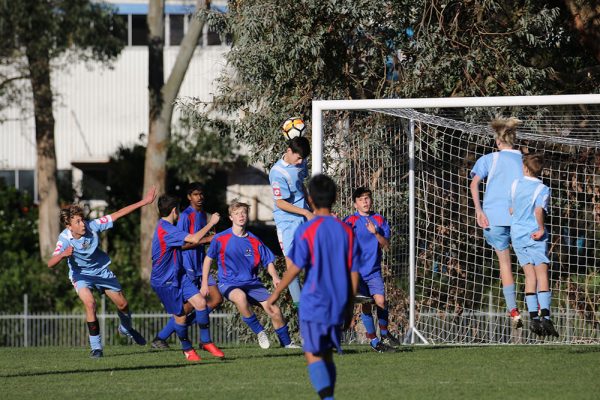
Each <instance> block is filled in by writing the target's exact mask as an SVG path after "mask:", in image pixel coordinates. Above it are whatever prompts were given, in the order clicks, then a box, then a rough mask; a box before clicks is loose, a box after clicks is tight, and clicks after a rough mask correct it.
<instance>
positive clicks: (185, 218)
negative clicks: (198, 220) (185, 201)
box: [177, 214, 194, 233]
mask: <svg viewBox="0 0 600 400" xmlns="http://www.w3.org/2000/svg"><path fill="white" fill-rule="evenodd" d="M190 225H191V224H190V217H189V214H182V215H181V217H180V218H179V219H178V220H177V228H179V229H180V230H182V231H184V232H188V233H194V231H193V230H191V231H190Z"/></svg>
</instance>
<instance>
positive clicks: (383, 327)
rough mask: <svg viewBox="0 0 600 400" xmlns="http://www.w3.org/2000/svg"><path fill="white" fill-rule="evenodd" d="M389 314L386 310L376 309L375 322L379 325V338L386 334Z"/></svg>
mask: <svg viewBox="0 0 600 400" xmlns="http://www.w3.org/2000/svg"><path fill="white" fill-rule="evenodd" d="M388 320H389V313H388V310H387V308H379V307H377V322H378V323H379V333H380V334H381V336H385V335H387V334H388Z"/></svg>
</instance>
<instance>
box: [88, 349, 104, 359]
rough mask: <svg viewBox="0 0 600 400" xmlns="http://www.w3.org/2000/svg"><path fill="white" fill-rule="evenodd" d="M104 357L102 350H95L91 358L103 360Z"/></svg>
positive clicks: (91, 353)
mask: <svg viewBox="0 0 600 400" xmlns="http://www.w3.org/2000/svg"><path fill="white" fill-rule="evenodd" d="M102 357H104V353H103V352H102V349H93V350H92V351H91V352H90V358H96V359H97V358H102Z"/></svg>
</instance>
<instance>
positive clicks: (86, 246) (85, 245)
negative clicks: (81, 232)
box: [81, 240, 90, 250]
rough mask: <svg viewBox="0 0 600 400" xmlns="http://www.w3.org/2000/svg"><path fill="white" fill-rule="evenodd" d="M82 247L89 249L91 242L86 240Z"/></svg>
mask: <svg viewBox="0 0 600 400" xmlns="http://www.w3.org/2000/svg"><path fill="white" fill-rule="evenodd" d="M81 248H82V249H84V250H87V249H89V248H90V242H89V241H87V240H84V241H83V243H82V244H81Z"/></svg>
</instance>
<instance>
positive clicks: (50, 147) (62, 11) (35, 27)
mask: <svg viewBox="0 0 600 400" xmlns="http://www.w3.org/2000/svg"><path fill="white" fill-rule="evenodd" d="M124 30H125V27H124V25H123V24H122V22H121V21H120V20H118V19H117V18H115V14H114V9H113V8H111V7H110V6H107V5H104V4H99V3H92V2H89V1H88V0H52V1H37V0H21V1H9V0H3V1H1V2H0V60H1V65H3V66H6V67H5V68H4V69H3V73H2V75H0V78H2V79H3V81H2V82H0V88H4V89H0V95H3V94H4V95H7V94H11V96H12V98H13V99H15V98H19V96H23V95H27V93H28V92H30V93H31V95H32V98H33V113H34V120H35V137H36V148H37V162H36V177H37V185H38V194H39V221H38V225H39V235H38V237H39V248H40V254H41V256H42V257H46V256H47V255H49V254H51V253H52V251H53V250H54V244H55V240H56V237H57V236H58V233H59V230H60V226H59V215H58V214H59V208H58V190H57V185H56V150H55V143H54V114H53V100H54V99H53V91H52V83H51V72H52V70H54V69H55V68H62V67H64V66H65V65H66V63H67V62H68V61H69V60H72V59H73V58H75V59H79V60H90V59H93V60H97V61H100V62H103V63H108V62H110V61H112V60H114V59H115V58H116V57H117V56H118V55H119V53H120V51H121V49H122V48H123V46H124V43H123V42H122V41H121V40H120V39H119V38H120V37H122V36H123V33H124ZM24 80H25V81H26V82H27V83H28V84H29V85H30V86H27V85H23V84H21V86H19V83H22V81H24ZM9 100H10V99H9ZM5 104H6V103H5Z"/></svg>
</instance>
